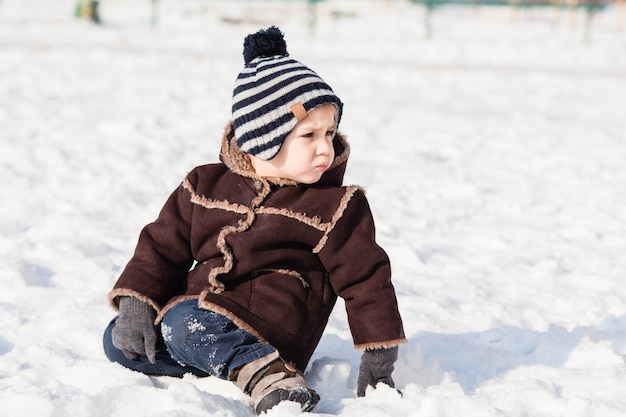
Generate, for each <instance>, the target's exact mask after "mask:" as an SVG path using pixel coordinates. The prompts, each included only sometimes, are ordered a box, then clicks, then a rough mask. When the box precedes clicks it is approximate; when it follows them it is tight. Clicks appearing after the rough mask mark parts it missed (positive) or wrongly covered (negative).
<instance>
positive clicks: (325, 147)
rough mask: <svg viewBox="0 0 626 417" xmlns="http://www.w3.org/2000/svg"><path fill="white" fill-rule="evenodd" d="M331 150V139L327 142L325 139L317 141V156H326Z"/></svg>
mask: <svg viewBox="0 0 626 417" xmlns="http://www.w3.org/2000/svg"><path fill="white" fill-rule="evenodd" d="M332 148H333V143H332V139H331V140H328V139H327V138H326V137H324V138H322V139H320V140H319V143H318V144H317V154H318V155H327V154H329V153H330V151H331V150H332Z"/></svg>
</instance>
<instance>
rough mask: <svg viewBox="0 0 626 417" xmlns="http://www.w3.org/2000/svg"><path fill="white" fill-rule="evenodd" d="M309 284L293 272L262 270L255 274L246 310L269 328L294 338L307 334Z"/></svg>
mask: <svg viewBox="0 0 626 417" xmlns="http://www.w3.org/2000/svg"><path fill="white" fill-rule="evenodd" d="M309 293H310V291H309V284H308V283H307V281H306V279H305V278H304V277H303V276H302V275H301V274H300V273H298V272H296V271H290V270H284V269H263V270H259V271H257V272H256V273H255V274H254V278H253V279H252V285H251V293H250V303H249V309H250V312H251V313H252V314H254V315H255V316H257V317H258V318H260V319H261V320H263V321H264V322H266V323H267V324H268V325H270V326H272V327H275V328H277V329H281V330H282V331H284V332H286V333H289V334H292V335H297V334H301V333H302V332H306V330H307V329H306V324H307V322H308V320H307V318H308V316H309V313H310V312H309V305H308V304H309Z"/></svg>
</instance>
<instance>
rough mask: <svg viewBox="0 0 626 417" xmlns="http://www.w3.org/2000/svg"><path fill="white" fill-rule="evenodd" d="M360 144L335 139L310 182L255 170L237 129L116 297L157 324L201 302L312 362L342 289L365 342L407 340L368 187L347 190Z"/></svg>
mask: <svg viewBox="0 0 626 417" xmlns="http://www.w3.org/2000/svg"><path fill="white" fill-rule="evenodd" d="M349 153H350V149H349V146H348V143H347V142H346V140H345V138H344V137H343V136H342V135H341V134H339V133H338V134H337V136H336V137H335V160H334V162H333V164H332V166H331V168H330V169H329V170H328V171H327V172H326V173H324V175H323V176H322V178H321V179H320V181H318V182H317V183H316V184H313V185H302V184H297V183H294V182H292V181H287V180H284V179H278V178H260V177H258V176H256V174H255V172H254V170H253V169H252V166H251V165H250V162H249V159H248V157H247V156H246V155H245V154H244V153H243V152H242V151H241V150H240V149H239V148H238V147H237V145H236V141H235V140H234V136H233V132H232V125H230V124H229V125H228V126H227V128H226V131H225V133H224V138H223V141H222V151H221V155H220V159H221V161H222V163H217V164H210V165H204V166H200V167H197V168H195V169H194V170H192V171H191V172H190V173H189V174H188V175H187V177H186V178H185V179H184V180H183V182H182V184H181V185H180V187H178V189H176V190H175V191H174V192H173V193H172V195H171V196H170V197H169V199H168V200H167V202H166V203H165V206H164V207H163V209H162V211H161V213H160V214H159V216H158V218H157V219H156V220H155V221H154V222H153V223H151V224H149V225H147V226H146V227H145V228H144V229H143V230H142V232H141V234H140V237H139V242H138V244H137V247H136V251H135V254H134V256H133V257H132V259H131V260H130V261H129V263H128V265H127V266H126V268H125V270H124V271H123V273H122V274H121V276H120V277H119V279H118V281H117V282H116V284H115V286H114V288H113V290H112V291H111V292H110V294H109V300H110V301H111V304H112V305H113V307H114V308H117V298H118V297H119V296H134V297H137V298H139V299H141V300H143V301H145V302H148V303H149V304H150V305H151V306H152V307H154V308H155V309H156V310H157V312H158V313H159V314H158V318H157V322H159V321H160V319H161V318H162V317H163V315H164V314H166V313H167V311H168V310H169V309H170V308H171V307H172V306H173V305H175V304H176V303H177V302H180V301H183V300H188V299H198V300H199V304H200V306H202V307H204V308H206V309H209V310H212V311H216V312H219V313H222V314H224V315H226V316H227V317H229V318H230V319H232V320H233V321H234V322H235V323H236V324H238V325H239V326H240V327H242V328H244V329H246V330H247V331H249V332H251V333H252V334H255V335H257V336H258V337H259V338H260V339H261V340H263V341H265V342H267V343H269V344H271V345H272V346H274V347H276V348H277V349H278V351H279V352H280V354H281V356H282V357H283V358H284V359H285V360H286V361H288V362H291V363H293V364H294V365H295V366H296V367H297V368H298V369H300V370H302V371H303V370H304V369H305V368H306V365H307V363H308V361H309V359H310V358H311V355H312V354H313V351H314V350H315V347H316V346H317V344H318V342H319V340H320V338H321V336H322V333H323V331H324V328H325V327H326V324H327V321H328V318H329V316H330V314H331V311H332V309H333V306H334V305H335V301H336V299H337V296H339V297H342V298H343V299H344V300H345V306H346V310H347V316H348V321H349V325H350V329H351V332H352V337H353V341H354V344H355V346H356V348H358V349H366V348H378V347H392V346H397V345H399V344H401V343H404V342H405V341H406V340H405V336H404V330H403V327H402V320H401V318H400V314H399V312H398V306H397V301H396V295H395V292H394V288H393V285H392V283H391V269H390V263H389V259H388V257H387V255H386V254H385V252H384V251H383V249H381V248H380V247H379V246H378V245H377V244H376V241H375V231H374V222H373V219H372V214H371V212H370V208H369V205H368V203H367V200H366V197H365V194H364V192H363V190H362V189H361V188H359V187H356V186H347V187H346V186H342V182H343V175H344V172H345V167H346V163H347V160H348V156H349Z"/></svg>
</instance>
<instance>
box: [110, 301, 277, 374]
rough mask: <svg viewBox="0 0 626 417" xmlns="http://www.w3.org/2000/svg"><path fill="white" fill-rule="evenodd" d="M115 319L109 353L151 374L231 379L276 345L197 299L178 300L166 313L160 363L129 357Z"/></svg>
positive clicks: (159, 353) (158, 357) (118, 359)
mask: <svg viewBox="0 0 626 417" xmlns="http://www.w3.org/2000/svg"><path fill="white" fill-rule="evenodd" d="M114 325H115V320H113V321H112V322H111V323H110V324H109V326H108V327H107V329H106V331H105V332H104V351H105V353H106V355H107V357H108V358H109V359H110V360H111V361H113V362H117V363H120V364H121V365H123V366H125V367H127V368H130V369H133V370H135V371H139V372H142V373H144V374H148V375H167V376H175V377H182V376H183V375H184V374H186V373H192V374H194V375H197V376H209V375H213V376H217V377H219V378H222V379H228V374H229V373H230V372H231V371H232V370H233V369H235V368H237V367H239V366H242V365H245V364H246V363H249V362H252V361H254V360H256V359H259V358H261V357H263V356H266V355H269V354H270V353H272V352H274V351H275V350H276V349H275V348H274V347H272V346H270V345H268V344H266V343H262V342H259V340H258V339H257V338H256V337H255V336H253V335H252V334H250V333H248V332H246V331H245V330H243V329H241V328H239V327H237V326H236V325H235V324H234V323H233V322H232V321H231V320H230V319H228V318H227V317H225V316H223V315H222V314H219V313H215V312H213V311H209V310H205V309H203V308H200V307H198V301H197V300H188V301H183V302H181V303H178V304H176V305H175V306H174V307H172V309H171V310H170V311H168V312H167V314H165V316H164V317H163V321H162V322H161V333H162V338H160V340H159V343H158V345H157V347H158V348H159V351H158V353H157V355H156V363H154V364H152V363H150V362H149V361H148V358H146V357H145V356H140V357H138V358H137V359H134V360H130V359H126V357H125V356H124V354H123V353H122V352H121V351H120V350H119V349H117V348H116V347H115V346H113V342H112V339H111V331H112V329H113V327H114Z"/></svg>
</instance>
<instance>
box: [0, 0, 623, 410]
mask: <svg viewBox="0 0 626 417" xmlns="http://www.w3.org/2000/svg"><path fill="white" fill-rule="evenodd" d="M74 6H75V3H74V1H73V0H3V1H2V2H0V144H1V147H2V148H1V150H2V152H0V178H1V181H0V183H1V185H0V201H2V203H1V204H0V285H1V287H2V291H1V292H0V410H2V415H7V416H31V415H32V416H38V417H67V416H89V417H105V416H107V417H109V416H110V417H117V416H119V417H122V416H123V417H126V416H154V417H156V416H159V417H165V416H167V417H178V416H198V417H199V416H223V417H231V416H237V417H240V416H253V413H252V411H251V409H250V408H249V402H248V400H247V399H246V398H245V396H243V394H241V393H240V392H239V391H238V389H237V388H236V387H235V386H234V385H232V384H231V383H229V382H226V381H221V380H218V379H215V378H204V379H201V378H196V377H192V376H187V377H185V378H183V379H180V380H179V379H174V378H163V377H162V378H150V377H147V376H144V375H141V374H138V373H134V372H131V371H128V370H126V369H124V368H122V367H120V366H117V365H115V364H112V363H110V362H108V360H107V359H106V358H105V357H104V354H103V352H102V348H101V337H102V331H103V329H104V328H105V326H106V324H107V323H108V321H109V320H110V319H111V318H112V317H113V314H114V313H113V311H112V310H110V309H109V307H108V305H107V302H106V294H107V292H108V291H109V290H110V288H111V287H112V285H113V283H114V282H115V280H116V278H117V276H118V275H119V273H120V271H121V269H122V268H123V267H124V265H125V264H126V262H127V261H128V259H129V258H130V256H131V255H132V251H133V249H134V246H135V243H136V239H137V236H138V233H139V230H140V229H141V227H143V225H145V224H146V223H148V222H150V221H151V220H152V219H154V217H155V216H156V215H157V213H158V210H159V209H160V207H161V206H162V204H163V203H164V201H165V198H166V197H167V196H168V195H169V193H170V192H171V191H172V190H173V189H174V188H175V187H176V186H177V185H178V184H179V182H180V180H181V179H182V177H183V175H184V174H185V173H186V172H187V171H188V170H190V169H191V168H193V167H194V166H196V165H199V164H203V163H207V162H214V161H217V153H218V150H219V142H220V138H221V132H222V129H223V126H224V125H225V123H226V121H227V120H228V118H229V113H230V110H229V109H230V97H231V94H232V87H233V83H234V79H235V77H236V74H237V73H238V72H239V70H240V69H241V67H242V65H243V59H242V57H241V44H242V40H243V37H244V36H245V35H246V34H248V33H251V32H254V31H256V30H257V29H259V28H260V27H266V26H269V25H271V24H276V25H278V26H279V27H281V29H282V30H283V31H284V32H285V33H286V39H287V43H288V46H289V51H290V53H291V55H292V56H293V57H295V58H296V59H299V60H301V61H303V62H305V63H306V64H307V65H309V66H310V67H312V68H313V69H315V70H316V71H318V72H319V73H320V75H322V77H323V78H325V79H326V80H327V81H328V82H329V84H331V85H332V86H333V88H334V89H335V91H336V92H337V93H338V94H339V96H340V97H341V98H342V99H343V101H344V102H345V115H344V119H343V121H342V126H341V129H342V131H343V132H344V133H346V134H347V135H348V137H349V139H350V141H351V144H352V148H353V153H352V158H351V161H350V163H349V167H348V172H347V177H346V183H348V184H350V183H355V184H361V185H363V186H365V187H366V189H367V195H368V197H369V199H370V203H371V206H372V210H373V212H374V216H375V218H376V221H377V232H378V240H379V242H380V244H381V245H382V246H383V247H385V248H386V250H387V251H388V253H389V255H390V257H391V259H392V264H393V268H394V280H395V281H394V282H395V285H396V289H397V294H398V298H399V303H400V309H401V312H402V314H403V317H404V321H405V326H406V332H407V336H408V339H409V342H408V343H407V344H406V345H403V346H402V347H401V349H400V355H399V360H398V362H397V364H396V370H395V373H394V379H395V381H396V385H397V388H398V389H399V390H400V392H401V393H402V395H400V394H399V393H398V392H397V391H395V390H393V389H391V388H388V387H385V386H381V387H379V388H378V389H376V390H371V391H370V392H369V393H368V395H367V396H366V397H364V398H357V397H356V395H355V387H356V377H357V371H358V364H359V353H358V352H356V351H355V350H354V349H353V346H352V341H351V337H350V332H349V329H348V326H347V321H346V317H345V313H344V311H343V309H342V305H341V303H340V304H339V305H338V306H337V308H336V310H335V312H334V313H333V316H332V317H331V320H330V322H329V324H328V328H327V331H326V334H325V336H324V337H323V339H322V341H321V343H320V345H319V348H318V349H317V351H316V353H315V355H314V357H313V360H312V362H311V364H310V366H309V368H308V369H307V372H306V378H307V380H308V381H309V382H310V383H311V385H312V386H313V387H314V388H315V389H316V390H317V391H318V392H319V393H320V395H321V396H322V400H321V402H320V404H319V405H318V407H317V408H316V409H315V411H314V412H313V413H311V415H312V416H314V415H318V416H327V415H336V416H342V417H370V416H372V417H380V416H393V417H397V416H440V417H447V416H450V417H457V416H459V415H463V416H480V417H485V416H487V417H489V416H511V417H513V416H555V415H567V416H568V417H575V416H585V417H586V416H602V417H607V416H609V417H610V416H623V415H624V414H626V387H625V385H624V379H625V378H626V365H625V362H624V359H625V357H626V356H625V355H626V290H624V286H623V284H620V281H621V280H622V279H623V276H624V273H625V272H626V256H624V254H625V250H626V211H625V210H624V207H626V191H624V190H625V189H624V184H625V183H626V134H625V132H626V117H625V113H626V111H625V109H626V14H625V13H624V10H623V9H620V8H619V7H618V6H617V5H610V6H609V7H608V8H607V9H606V10H603V11H601V12H600V13H598V14H596V15H595V16H594V18H593V20H592V24H591V26H587V24H586V16H585V14H584V12H582V11H581V12H570V11H568V10H565V9H555V8H547V7H544V8H534V9H527V10H517V11H516V10H514V9H510V8H505V7H478V8H471V7H457V6H446V7H441V8H438V9H436V10H435V11H434V13H433V14H432V15H431V24H432V28H433V30H432V36H431V37H430V38H428V37H427V36H426V31H425V22H426V21H425V18H426V16H425V12H424V9H423V8H422V7H421V6H418V5H415V4H413V3H411V2H409V1H405V0H388V1H384V0H380V1H375V0H371V1H368V2H363V1H348V0H326V1H324V2H322V3H319V4H318V6H317V16H316V24H315V25H314V26H312V25H310V24H309V22H310V18H311V16H310V15H309V14H308V13H309V9H308V5H307V3H306V2H305V1H303V0H302V1H295V0H292V1H284V0H282V1H281V0H274V1H269V0H267V1H260V0H259V1H245V0H230V1H217V0H161V1H160V2H159V10H158V12H159V13H158V21H157V25H156V26H152V25H151V9H150V2H149V1H147V0H102V1H101V15H102V19H103V21H104V24H103V25H102V26H96V25H93V24H92V23H90V22H89V21H87V20H84V19H76V18H75V17H74V16H73V10H74ZM355 261H358V260H355ZM300 414H301V413H300V411H299V409H298V407H297V406H296V405H295V404H293V403H285V404H281V405H279V406H278V407H276V408H275V409H273V410H271V411H270V412H269V413H268V415H269V416H273V417H290V416H296V415H300Z"/></svg>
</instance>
